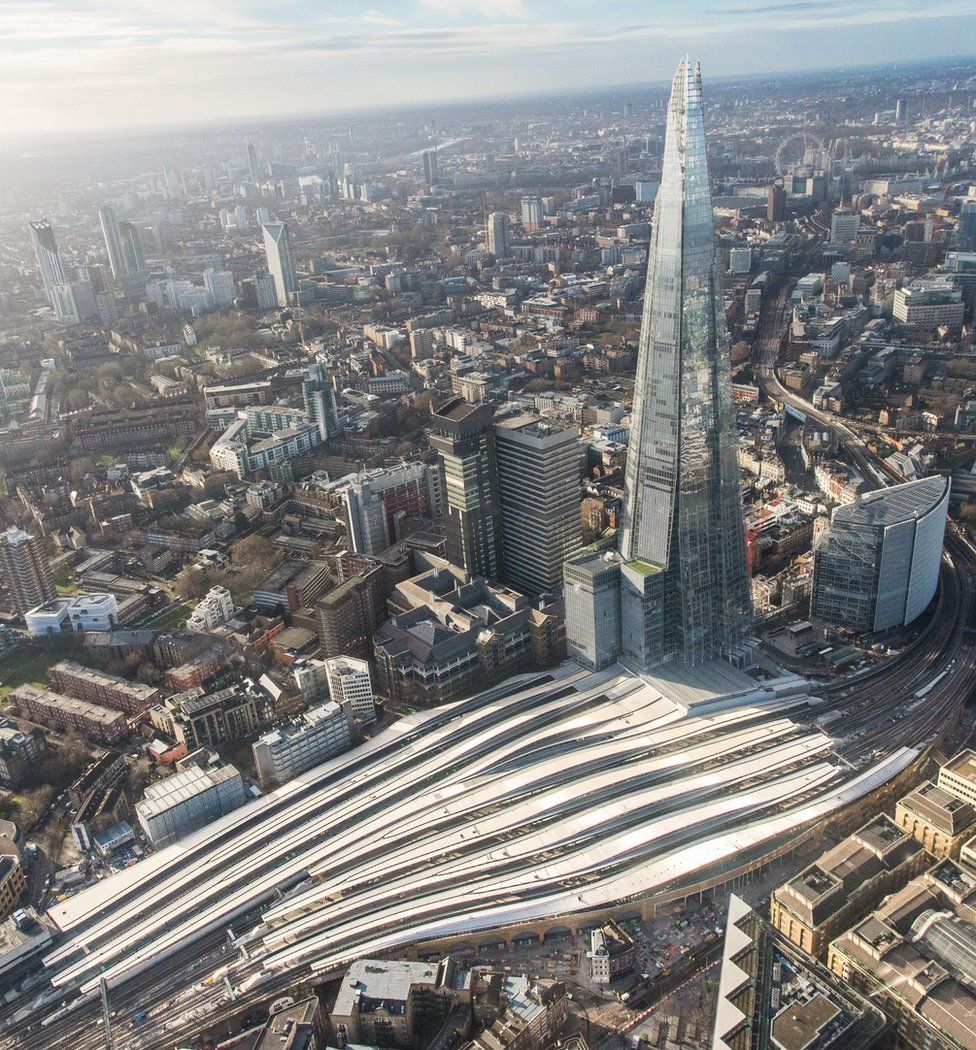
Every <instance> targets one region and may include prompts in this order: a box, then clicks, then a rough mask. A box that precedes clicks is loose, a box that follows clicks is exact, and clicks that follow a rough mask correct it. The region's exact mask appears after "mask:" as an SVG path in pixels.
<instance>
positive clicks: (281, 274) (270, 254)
mask: <svg viewBox="0 0 976 1050" xmlns="http://www.w3.org/2000/svg"><path fill="white" fill-rule="evenodd" d="M261 229H262V231H263V232H264V252H265V255H266V256H267V259H268V273H270V274H271V276H272V278H273V279H274V283H275V292H276V293H277V296H278V305H279V306H287V305H288V300H289V298H290V297H291V296H292V295H294V294H295V292H296V291H297V290H298V278H297V277H296V276H295V259H294V256H293V255H292V251H291V230H290V229H289V228H288V223H286V222H269V223H267V224H265V225H264V226H262V227H261Z"/></svg>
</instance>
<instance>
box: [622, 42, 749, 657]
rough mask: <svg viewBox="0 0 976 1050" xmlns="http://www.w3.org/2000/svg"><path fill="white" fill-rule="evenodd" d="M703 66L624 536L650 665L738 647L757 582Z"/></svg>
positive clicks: (643, 368) (657, 289) (644, 325)
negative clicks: (750, 566)
mask: <svg viewBox="0 0 976 1050" xmlns="http://www.w3.org/2000/svg"><path fill="white" fill-rule="evenodd" d="M723 309H724V308H723V301H722V281H721V275H720V273H719V270H718V266H717V263H716V258H715V238H714V231H713V225H712V201H711V195H710V193H709V187H708V163H707V159H706V156H705V129H704V121H703V116H702V96H701V69H700V67H698V66H697V64H696V65H695V66H694V67H693V66H692V65H691V63H690V62H688V61H687V60H685V61H684V62H682V63H681V65H680V66H679V67H678V71H677V73H675V76H674V82H673V85H672V89H671V102H670V105H669V106H668V119H667V132H666V137H665V142H664V162H663V168H662V174H661V186H660V189H659V191H658V195H657V200H656V202H655V207H654V225H653V233H652V237H651V245H650V252H649V257H648V267H647V286H646V290H645V295H644V315H643V320H642V322H641V334H640V349H639V356H638V364H637V378H636V386H635V391H634V408H633V415H632V420H631V434H630V445H629V449H628V460H627V473H626V502H625V507H624V518H623V529H622V533H621V539H620V555H621V558H622V559H623V562H624V566H623V569H622V575H623V578H622V581H621V584H622V595H621V601H622V606H621V612H622V616H621V643H622V646H623V649H624V653H625V655H627V656H629V657H630V658H631V659H632V660H634V661H635V662H636V663H638V664H641V665H644V666H650V665H653V664H656V663H660V662H662V661H664V660H667V659H670V658H672V657H676V656H678V657H683V658H684V659H685V660H687V661H689V662H691V663H701V662H703V661H705V660H708V659H710V658H713V657H716V656H721V655H728V654H729V653H730V652H733V651H734V650H735V649H736V647H737V646H739V645H740V643H741V642H742V640H743V637H744V636H745V634H746V633H747V632H748V629H749V618H750V601H749V580H748V573H747V570H746V550H745V533H744V527H743V517H742V501H741V496H740V493H739V468H738V463H737V454H736V432H735V410H734V407H733V403H732V384H731V377H730V373H729V353H728V334H727V332H726V328H725V320H724V315H723Z"/></svg>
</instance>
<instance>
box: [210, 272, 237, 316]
mask: <svg viewBox="0 0 976 1050" xmlns="http://www.w3.org/2000/svg"><path fill="white" fill-rule="evenodd" d="M203 286H204V288H206V290H207V293H208V295H209V296H210V299H211V301H212V303H213V305H214V307H216V308H217V309H219V308H221V307H225V306H233V305H234V293H235V291H236V289H235V287H234V275H233V274H232V273H229V272H228V271H227V270H204V273H203Z"/></svg>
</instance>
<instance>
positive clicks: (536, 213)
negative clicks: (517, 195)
mask: <svg viewBox="0 0 976 1050" xmlns="http://www.w3.org/2000/svg"><path fill="white" fill-rule="evenodd" d="M521 208H522V226H523V228H524V229H526V230H541V229H542V220H543V216H544V214H545V212H544V210H543V206H542V198H541V197H523V198H522V202H521Z"/></svg>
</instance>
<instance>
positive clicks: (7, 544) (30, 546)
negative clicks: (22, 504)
mask: <svg viewBox="0 0 976 1050" xmlns="http://www.w3.org/2000/svg"><path fill="white" fill-rule="evenodd" d="M0 578H2V580H3V583H4V586H6V588H7V590H8V591H9V592H10V597H11V599H12V601H13V607H14V610H15V611H16V612H18V613H20V614H21V615H22V616H23V615H24V614H25V613H26V612H28V611H29V610H30V609H34V608H36V607H37V606H38V605H43V604H44V603H45V602H48V601H52V600H53V599H54V598H56V597H57V596H58V591H57V588H56V587H55V586H54V573H53V572H52V571H51V565H50V563H49V562H48V559H47V554H46V553H45V551H44V544H43V543H42V542H41V541H40V540H39V539H37V538H36V537H35V536H32V535H31V534H30V533H29V532H25V531H24V529H20V528H16V527H15V526H13V525H11V527H10V528H9V529H7V530H6V532H3V533H0Z"/></svg>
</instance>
